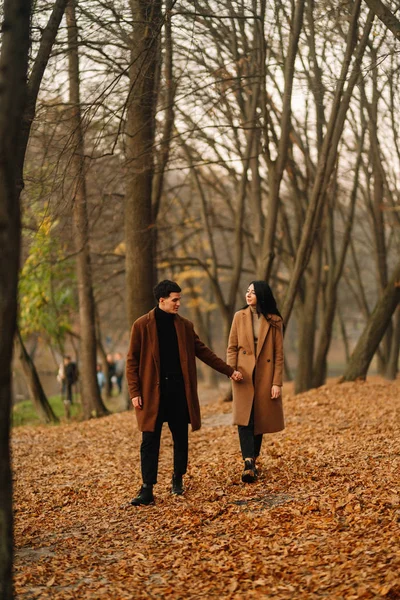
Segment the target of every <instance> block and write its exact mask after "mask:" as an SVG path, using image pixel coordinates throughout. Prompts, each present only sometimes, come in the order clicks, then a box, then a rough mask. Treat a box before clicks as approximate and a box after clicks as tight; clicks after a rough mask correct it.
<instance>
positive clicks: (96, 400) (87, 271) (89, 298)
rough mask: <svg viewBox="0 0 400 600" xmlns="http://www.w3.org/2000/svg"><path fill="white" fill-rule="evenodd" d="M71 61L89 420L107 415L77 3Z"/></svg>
mask: <svg viewBox="0 0 400 600" xmlns="http://www.w3.org/2000/svg"><path fill="white" fill-rule="evenodd" d="M66 19H67V29H68V58H69V99H70V105H71V106H70V110H71V115H70V123H71V129H72V134H71V136H72V153H73V156H72V159H71V167H72V177H73V193H72V214H73V229H74V239H75V244H76V267H77V279H78V295H79V321H80V336H81V344H80V350H81V351H80V358H81V368H80V381H81V400H82V406H83V414H84V417H85V418H86V419H89V418H90V417H92V416H102V415H105V414H107V413H108V410H107V409H106V407H105V406H104V404H103V401H102V398H101V395H100V390H99V386H98V384H97V376H96V365H97V358H96V350H97V344H96V320H95V304H94V296H93V287H92V266H91V259H90V243H89V222H88V212H87V193H86V165H85V149H84V137H83V126H82V115H81V104H80V90H79V88H80V75H79V55H78V27H77V23H76V16H75V0H70V1H69V2H68V5H67V9H66Z"/></svg>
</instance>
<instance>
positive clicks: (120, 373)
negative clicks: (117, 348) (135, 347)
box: [114, 352, 125, 394]
mask: <svg viewBox="0 0 400 600" xmlns="http://www.w3.org/2000/svg"><path fill="white" fill-rule="evenodd" d="M114 365H115V376H116V378H117V386H118V392H119V393H120V394H121V393H122V380H123V378H124V373H125V359H124V358H122V354H121V353H120V352H116V353H115V356H114Z"/></svg>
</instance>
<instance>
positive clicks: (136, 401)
mask: <svg viewBox="0 0 400 600" xmlns="http://www.w3.org/2000/svg"><path fill="white" fill-rule="evenodd" d="M132 404H133V408H140V409H142V408H143V400H142V396H136V398H132Z"/></svg>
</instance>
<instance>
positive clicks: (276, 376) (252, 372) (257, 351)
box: [126, 280, 284, 506]
mask: <svg viewBox="0 0 400 600" xmlns="http://www.w3.org/2000/svg"><path fill="white" fill-rule="evenodd" d="M154 295H155V298H156V301H157V306H156V308H154V309H153V310H151V311H150V312H149V313H147V314H145V315H143V316H142V317H140V318H139V319H137V321H135V323H134V324H133V327H132V331H131V338H130V344H129V350H128V355H127V361H126V376H127V381H128V387H129V394H130V397H131V399H132V404H133V406H134V409H135V413H136V418H137V422H138V427H139V430H140V431H141V432H142V442H141V446H140V459H141V471H142V480H143V484H142V486H141V489H140V491H139V493H138V495H137V496H136V497H135V498H133V500H132V501H131V504H132V505H134V506H138V505H142V504H145V505H146V504H152V503H153V502H154V496H153V486H154V485H155V484H156V483H157V471H158V457H159V450H160V439H161V430H162V425H163V423H164V422H165V421H166V422H167V423H168V426H169V429H170V431H171V434H172V438H173V447H174V459H173V461H174V466H173V475H172V487H171V492H172V494H176V495H181V494H183V492H184V489H183V479H182V478H183V475H184V474H185V473H186V468H187V463H188V424H189V423H190V424H191V427H192V431H196V430H197V429H200V426H201V418H200V405H199V399H198V395H197V375H196V360H195V359H196V357H197V358H199V359H200V360H202V361H203V362H204V363H206V364H207V365H209V366H210V367H211V368H213V369H215V370H216V371H219V372H220V373H223V374H224V375H227V376H228V377H230V379H231V380H232V386H233V424H234V425H237V426H238V433H239V440H240V448H241V452H242V457H243V461H244V470H243V473H242V481H243V482H244V483H251V482H254V481H255V480H256V479H257V466H256V461H257V458H258V456H259V454H260V450H261V443H262V437H263V434H264V433H273V432H276V431H281V430H282V429H283V428H284V419H283V408H282V394H281V390H282V372H283V322H282V317H281V315H280V313H279V311H278V309H277V306H276V302H275V299H274V296H273V294H272V291H271V289H270V287H269V285H268V284H267V283H266V282H265V281H253V282H252V283H250V285H249V287H248V288H247V291H246V306H245V307H244V308H243V309H241V310H239V311H238V312H237V313H235V316H234V318H233V322H232V327H231V331H230V334H229V342H228V349H227V361H226V362H224V361H223V360H222V359H220V358H218V356H216V355H215V354H214V352H212V351H211V350H210V349H209V348H208V347H207V346H206V345H205V344H203V342H202V341H201V340H200V339H199V337H198V336H197V334H196V332H195V331H194V327H193V323H192V322H191V321H189V320H188V319H185V318H183V317H181V316H180V315H178V311H179V307H180V303H181V288H180V287H179V285H178V284H177V283H175V282H174V281H170V280H164V281H161V282H160V283H158V284H157V285H156V287H155V288H154Z"/></svg>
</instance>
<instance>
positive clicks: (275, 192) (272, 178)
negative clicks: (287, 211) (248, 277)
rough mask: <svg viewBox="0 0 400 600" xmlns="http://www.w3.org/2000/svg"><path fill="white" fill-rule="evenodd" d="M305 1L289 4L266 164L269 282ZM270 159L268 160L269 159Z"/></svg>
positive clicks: (263, 264) (263, 270)
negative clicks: (281, 85)
mask: <svg viewBox="0 0 400 600" xmlns="http://www.w3.org/2000/svg"><path fill="white" fill-rule="evenodd" d="M304 5H305V0H297V2H296V3H292V6H293V10H292V19H291V27H290V39H289V45H288V53H287V56H286V59H285V71H284V73H285V89H284V93H283V107H282V115H281V122H280V127H281V137H280V139H279V145H278V156H277V159H276V161H274V162H273V163H270V164H269V165H268V168H269V198H268V219H267V226H266V229H265V236H264V239H263V244H262V251H261V260H260V264H259V265H258V268H257V272H258V277H259V279H265V280H266V281H269V279H270V277H271V272H272V263H273V260H274V256H275V254H274V247H275V243H276V224H277V220H278V206H279V192H280V187H281V183H282V178H283V173H284V171H285V167H286V160H287V155H288V147H289V134H290V129H291V102H292V89H293V81H294V71H295V62H296V56H297V49H298V44H299V38H300V32H301V28H302V24H303V13H304ZM268 162H269V161H268Z"/></svg>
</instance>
